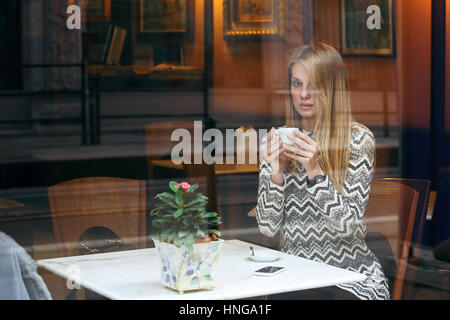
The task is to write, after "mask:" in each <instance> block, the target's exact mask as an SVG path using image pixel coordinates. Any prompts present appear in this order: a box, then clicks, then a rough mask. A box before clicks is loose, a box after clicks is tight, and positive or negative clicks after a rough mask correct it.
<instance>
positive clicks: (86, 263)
mask: <svg viewBox="0 0 450 320" xmlns="http://www.w3.org/2000/svg"><path fill="white" fill-rule="evenodd" d="M249 245H250V244H249V243H247V242H243V241H239V240H227V241H225V243H224V244H223V246H222V251H221V253H220V257H219V267H218V274H217V286H216V288H215V289H214V290H205V291H191V292H185V293H184V294H179V293H178V292H176V291H173V290H171V289H168V288H166V287H164V286H162V285H161V283H160V262H159V257H158V252H157V250H156V249H155V248H149V249H140V250H129V251H118V252H111V253H100V254H93V255H84V256H72V257H63V258H56V259H46V260H39V261H38V265H39V266H40V267H42V268H44V269H46V270H48V271H50V272H53V273H55V274H57V275H59V276H61V277H63V278H65V279H68V278H69V277H71V275H72V274H73V273H72V272H73V270H74V269H75V270H79V271H80V278H79V283H80V285H81V286H82V287H84V288H87V289H89V290H92V291H95V292H96V293H98V294H101V295H103V296H105V297H107V298H110V299H124V300H136V299H157V300H166V299H167V300H178V299H186V300H197V299H200V300H210V299H212V300H223V299H225V300H227V299H242V298H251V297H257V296H263V295H269V294H276V293H282V292H290V291H297V290H305V289H313V288H319V287H328V286H333V285H337V284H344V283H348V282H355V281H362V280H364V279H365V278H366V276H365V275H363V274H360V273H356V272H352V271H349V270H345V269H341V268H336V267H332V266H329V265H326V264H323V263H318V262H314V261H311V260H307V259H303V258H300V257H297V256H294V255H290V254H286V253H281V258H280V259H279V260H278V261H274V262H254V261H252V260H250V259H249V254H250V250H249ZM253 247H254V248H255V250H258V249H265V248H263V247H259V246H256V245H253ZM267 265H276V266H283V267H285V268H286V270H285V271H283V272H282V273H280V274H278V275H275V276H272V277H260V276H253V275H252V272H253V271H255V270H257V269H259V268H262V267H264V266H267ZM74 266H75V267H74Z"/></svg>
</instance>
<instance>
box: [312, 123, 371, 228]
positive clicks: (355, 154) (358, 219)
mask: <svg viewBox="0 0 450 320" xmlns="http://www.w3.org/2000/svg"><path fill="white" fill-rule="evenodd" d="M374 152H375V139H374V137H373V134H372V133H371V132H370V130H369V129H367V128H363V127H359V126H358V127H357V129H356V130H354V131H353V133H352V141H351V154H350V163H349V168H348V171H347V175H346V178H345V181H344V188H343V192H342V194H340V193H339V192H337V190H336V189H335V187H334V185H333V183H332V182H331V181H330V179H329V177H328V176H326V179H325V181H323V182H321V183H318V184H316V185H314V186H312V187H307V190H308V192H309V193H310V194H311V195H312V197H311V199H312V201H314V202H315V204H316V207H317V208H318V209H319V211H320V214H321V215H322V217H323V218H325V220H326V221H327V223H328V226H329V227H330V228H331V229H333V230H334V231H335V232H337V233H338V234H340V235H341V236H343V237H345V236H350V235H355V233H356V232H358V231H361V230H364V229H363V228H360V227H361V225H363V224H365V221H364V211H365V209H366V206H367V203H368V201H369V194H370V184H371V181H372V177H373V164H374ZM359 236H363V235H362V234H360V235H359Z"/></svg>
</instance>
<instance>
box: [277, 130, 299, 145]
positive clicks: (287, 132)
mask: <svg viewBox="0 0 450 320" xmlns="http://www.w3.org/2000/svg"><path fill="white" fill-rule="evenodd" d="M295 130H298V128H278V129H276V132H278V134H279V135H280V139H281V141H282V142H283V143H285V144H288V145H290V146H292V145H294V144H295V143H294V142H293V141H291V140H289V138H288V136H289V135H294V131H295Z"/></svg>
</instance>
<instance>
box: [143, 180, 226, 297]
mask: <svg viewBox="0 0 450 320" xmlns="http://www.w3.org/2000/svg"><path fill="white" fill-rule="evenodd" d="M169 188H170V190H171V191H172V192H162V193H159V194H158V195H156V197H155V198H156V199H158V200H160V202H161V203H160V204H159V205H158V206H156V207H155V208H154V209H153V210H151V212H150V215H151V216H152V217H153V220H152V226H153V228H152V232H151V235H150V236H151V238H152V239H153V241H154V242H155V246H156V248H157V249H158V252H159V257H160V259H161V283H162V284H163V285H165V286H167V287H169V288H172V289H174V290H178V292H179V293H183V292H184V291H188V290H198V289H212V288H214V287H215V282H216V278H215V274H216V272H215V269H216V267H217V262H218V257H219V252H220V249H221V246H222V244H223V240H221V239H219V237H220V231H219V230H218V229H217V226H218V225H219V224H220V223H221V219H220V217H219V215H218V214H217V213H216V212H207V209H206V205H207V202H208V197H206V196H204V195H203V194H202V193H199V192H196V190H197V188H198V184H194V185H192V186H191V185H190V184H189V183H187V182H182V183H178V182H175V181H171V182H170V183H169Z"/></svg>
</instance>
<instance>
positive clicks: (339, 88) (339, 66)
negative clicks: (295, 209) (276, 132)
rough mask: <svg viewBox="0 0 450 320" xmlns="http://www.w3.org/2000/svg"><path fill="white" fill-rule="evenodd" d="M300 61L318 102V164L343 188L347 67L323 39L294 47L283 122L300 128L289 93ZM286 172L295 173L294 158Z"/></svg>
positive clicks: (347, 126)
mask: <svg viewBox="0 0 450 320" xmlns="http://www.w3.org/2000/svg"><path fill="white" fill-rule="evenodd" d="M298 62H300V63H302V65H303V67H304V68H305V70H306V72H307V73H308V75H309V77H310V80H311V85H312V87H313V90H314V92H315V104H316V105H317V106H318V110H317V121H316V124H315V128H314V140H315V141H316V143H317V145H318V149H319V157H318V161H319V164H320V166H321V168H322V169H323V170H324V171H325V173H326V174H327V175H328V177H329V179H330V180H331V182H332V183H333V185H334V186H335V187H336V189H337V191H338V192H339V193H342V192H343V186H344V180H345V175H346V173H347V170H348V166H349V161H350V141H351V128H352V122H353V120H352V116H351V110H350V99H349V95H348V80H347V71H346V69H345V67H344V62H343V60H342V57H341V55H340V54H339V52H337V50H336V49H334V48H333V47H331V46H329V45H327V44H325V43H314V44H310V45H307V46H303V47H301V48H299V49H297V50H296V51H295V53H294V54H293V55H292V57H291V60H290V62H289V65H288V79H287V80H288V88H289V90H288V94H287V103H286V126H287V127H297V128H300V123H301V122H300V121H301V116H300V115H299V114H298V113H297V111H296V110H295V107H294V104H293V102H292V96H291V82H292V68H293V66H294V65H295V64H296V63H298ZM287 168H288V170H289V172H291V173H293V174H294V173H295V169H296V162H295V161H288V163H287Z"/></svg>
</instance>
